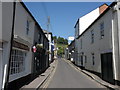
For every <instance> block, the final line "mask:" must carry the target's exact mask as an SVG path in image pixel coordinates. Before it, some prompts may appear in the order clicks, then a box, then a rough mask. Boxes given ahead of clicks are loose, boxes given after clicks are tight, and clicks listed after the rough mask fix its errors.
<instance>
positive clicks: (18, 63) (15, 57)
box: [10, 49, 26, 75]
mask: <svg viewBox="0 0 120 90" xmlns="http://www.w3.org/2000/svg"><path fill="white" fill-rule="evenodd" d="M25 57H26V52H23V51H21V50H16V49H13V50H12V55H11V63H10V75H12V74H16V73H20V72H23V71H24V70H25Z"/></svg>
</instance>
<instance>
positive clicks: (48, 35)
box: [43, 30, 53, 62]
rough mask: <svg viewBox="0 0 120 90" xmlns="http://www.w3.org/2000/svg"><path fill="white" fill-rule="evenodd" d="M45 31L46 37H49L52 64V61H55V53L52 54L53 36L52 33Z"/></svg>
mask: <svg viewBox="0 0 120 90" xmlns="http://www.w3.org/2000/svg"><path fill="white" fill-rule="evenodd" d="M43 31H44V33H45V35H46V37H47V38H48V40H49V52H50V54H49V61H50V62H51V61H52V60H53V52H52V45H53V35H52V33H51V32H48V31H46V30H43Z"/></svg>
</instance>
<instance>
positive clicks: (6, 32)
mask: <svg viewBox="0 0 120 90" xmlns="http://www.w3.org/2000/svg"><path fill="white" fill-rule="evenodd" d="M0 8H1V7H0ZM12 13H13V3H10V2H6V3H2V38H0V39H2V41H3V53H2V55H3V57H2V60H0V61H1V63H0V68H1V69H0V70H1V71H0V72H1V73H0V76H1V77H2V79H1V78H0V82H2V83H0V87H1V85H3V84H4V83H3V81H5V79H6V76H7V75H5V76H3V74H4V73H5V71H6V70H4V67H5V65H6V66H8V60H9V51H10V39H11V31H12ZM3 79H4V80H3Z"/></svg>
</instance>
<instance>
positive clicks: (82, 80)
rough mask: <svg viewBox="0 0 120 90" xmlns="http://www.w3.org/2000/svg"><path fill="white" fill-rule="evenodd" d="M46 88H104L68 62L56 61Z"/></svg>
mask: <svg viewBox="0 0 120 90" xmlns="http://www.w3.org/2000/svg"><path fill="white" fill-rule="evenodd" d="M47 88H105V87H104V86H102V85H100V84H99V83H97V82H95V81H94V80H92V79H91V78H90V77H88V76H87V75H85V74H84V73H82V72H80V71H78V70H76V69H75V68H74V67H72V66H71V65H70V64H69V63H68V62H66V61H65V60H63V59H60V58H59V59H58V65H57V68H56V71H55V73H54V75H53V77H52V78H51V80H50V82H49V84H48V86H47Z"/></svg>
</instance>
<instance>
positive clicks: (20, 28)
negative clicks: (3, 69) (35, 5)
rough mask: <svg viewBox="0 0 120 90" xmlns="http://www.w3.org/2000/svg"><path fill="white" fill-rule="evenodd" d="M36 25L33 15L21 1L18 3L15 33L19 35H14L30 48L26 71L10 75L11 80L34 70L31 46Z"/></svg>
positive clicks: (16, 39)
mask: <svg viewBox="0 0 120 90" xmlns="http://www.w3.org/2000/svg"><path fill="white" fill-rule="evenodd" d="M27 20H28V21H29V22H30V24H29V33H28V35H27V34H26V27H27V26H26V25H27ZM34 26H35V22H34V20H33V19H32V17H31V16H30V15H29V14H28V12H27V11H26V10H25V9H24V7H23V6H22V4H21V3H17V4H16V18H15V32H14V34H15V36H18V37H14V40H15V41H18V42H20V43H23V44H25V45H27V46H28V47H29V48H30V50H29V51H26V52H27V56H26V59H25V71H24V72H21V73H18V74H13V75H10V79H9V82H11V81H13V80H15V79H18V78H20V77H23V76H26V75H28V74H30V73H31V70H32V68H31V63H32V52H31V47H32V45H33V39H34Z"/></svg>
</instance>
